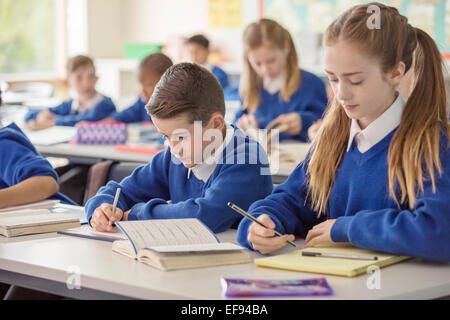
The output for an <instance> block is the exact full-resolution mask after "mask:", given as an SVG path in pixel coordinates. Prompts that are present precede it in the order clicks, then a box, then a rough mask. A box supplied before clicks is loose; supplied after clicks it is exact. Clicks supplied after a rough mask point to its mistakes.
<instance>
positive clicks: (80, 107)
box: [71, 92, 104, 113]
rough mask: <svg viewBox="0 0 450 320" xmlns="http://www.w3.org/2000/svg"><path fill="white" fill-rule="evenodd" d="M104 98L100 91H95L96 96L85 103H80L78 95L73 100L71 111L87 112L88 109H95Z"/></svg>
mask: <svg viewBox="0 0 450 320" xmlns="http://www.w3.org/2000/svg"><path fill="white" fill-rule="evenodd" d="M103 99H104V97H103V96H102V95H101V94H100V93H98V92H95V94H94V96H93V97H92V98H91V99H89V100H88V101H86V103H85V104H83V105H80V100H79V99H78V96H76V97H75V98H74V99H73V101H72V108H71V113H75V112H78V113H86V112H88V111H91V110H92V109H94V108H95V107H96V106H97V105H98V104H99V103H100V102H101V101H102V100H103Z"/></svg>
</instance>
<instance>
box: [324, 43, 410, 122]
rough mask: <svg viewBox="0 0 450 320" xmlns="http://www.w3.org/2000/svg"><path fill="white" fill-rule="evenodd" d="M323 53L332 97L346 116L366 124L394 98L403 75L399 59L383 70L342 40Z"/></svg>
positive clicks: (373, 60)
mask: <svg viewBox="0 0 450 320" xmlns="http://www.w3.org/2000/svg"><path fill="white" fill-rule="evenodd" d="M324 54H325V71H326V72H327V74H328V78H329V80H330V84H331V88H332V89H333V92H334V95H335V97H336V98H337V99H338V101H339V103H340V104H341V105H342V107H343V108H344V110H345V113H346V114H347V116H348V117H349V118H351V119H355V120H358V123H359V125H360V127H361V128H362V129H364V128H366V127H367V126H368V125H369V124H370V123H371V122H372V121H374V120H375V119H376V118H378V117H379V116H380V115H381V114H383V112H384V111H386V110H387V109H388V108H389V107H390V106H391V104H392V103H393V102H394V100H395V98H396V90H395V88H396V87H397V86H398V83H399V81H400V78H401V76H402V75H403V72H402V70H401V68H402V63H400V66H399V67H398V68H396V69H395V70H393V71H392V72H388V73H384V72H383V71H382V70H381V65H380V63H379V62H378V60H377V59H375V58H373V57H370V56H368V55H366V54H364V53H362V52H361V50H360V49H359V48H358V47H357V46H355V45H353V44H351V43H349V42H347V41H344V40H339V41H337V42H336V43H335V44H334V45H332V46H325V48H324ZM403 67H404V64H403Z"/></svg>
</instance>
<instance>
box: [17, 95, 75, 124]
mask: <svg viewBox="0 0 450 320" xmlns="http://www.w3.org/2000/svg"><path fill="white" fill-rule="evenodd" d="M71 106H72V100H69V101H65V102H63V103H61V104H59V105H57V106H56V107H51V108H48V111H51V112H53V113H54V114H56V115H68V114H70V109H71ZM41 111H42V110H30V111H28V112H27V114H26V115H25V119H24V121H25V122H28V121H30V120H35V119H36V118H37V115H38V114H39V112H41Z"/></svg>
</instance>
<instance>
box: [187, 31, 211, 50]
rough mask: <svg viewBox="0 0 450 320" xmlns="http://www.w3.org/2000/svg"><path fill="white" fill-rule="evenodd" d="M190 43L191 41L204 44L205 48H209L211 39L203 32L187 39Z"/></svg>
mask: <svg viewBox="0 0 450 320" xmlns="http://www.w3.org/2000/svg"><path fill="white" fill-rule="evenodd" d="M186 42H187V43H188V44H190V43H196V44H198V45H200V46H202V47H203V48H205V49H208V48H209V40H208V38H206V37H205V36H204V35H202V34H196V35H194V36H192V37H190V38H188V39H187V41H186Z"/></svg>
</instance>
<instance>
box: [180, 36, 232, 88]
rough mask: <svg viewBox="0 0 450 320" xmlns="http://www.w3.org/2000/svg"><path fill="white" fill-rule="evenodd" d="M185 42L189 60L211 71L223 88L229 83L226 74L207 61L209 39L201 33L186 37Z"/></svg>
mask: <svg viewBox="0 0 450 320" xmlns="http://www.w3.org/2000/svg"><path fill="white" fill-rule="evenodd" d="M186 43H187V48H188V52H189V59H190V61H191V62H193V63H197V64H199V65H201V66H203V67H205V68H206V69H208V70H209V71H211V72H212V74H213V75H214V76H215V77H216V78H217V80H218V81H219V83H220V85H221V86H222V88H223V89H224V90H225V89H226V88H227V87H228V86H229V84H230V81H229V79H228V75H227V74H226V72H225V71H223V70H222V69H221V68H220V67H218V66H215V65H212V64H211V63H209V62H208V55H209V40H208V39H207V38H206V37H205V36H204V35H202V34H196V35H194V36H192V37H190V38H189V39H187V41H186Z"/></svg>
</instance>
